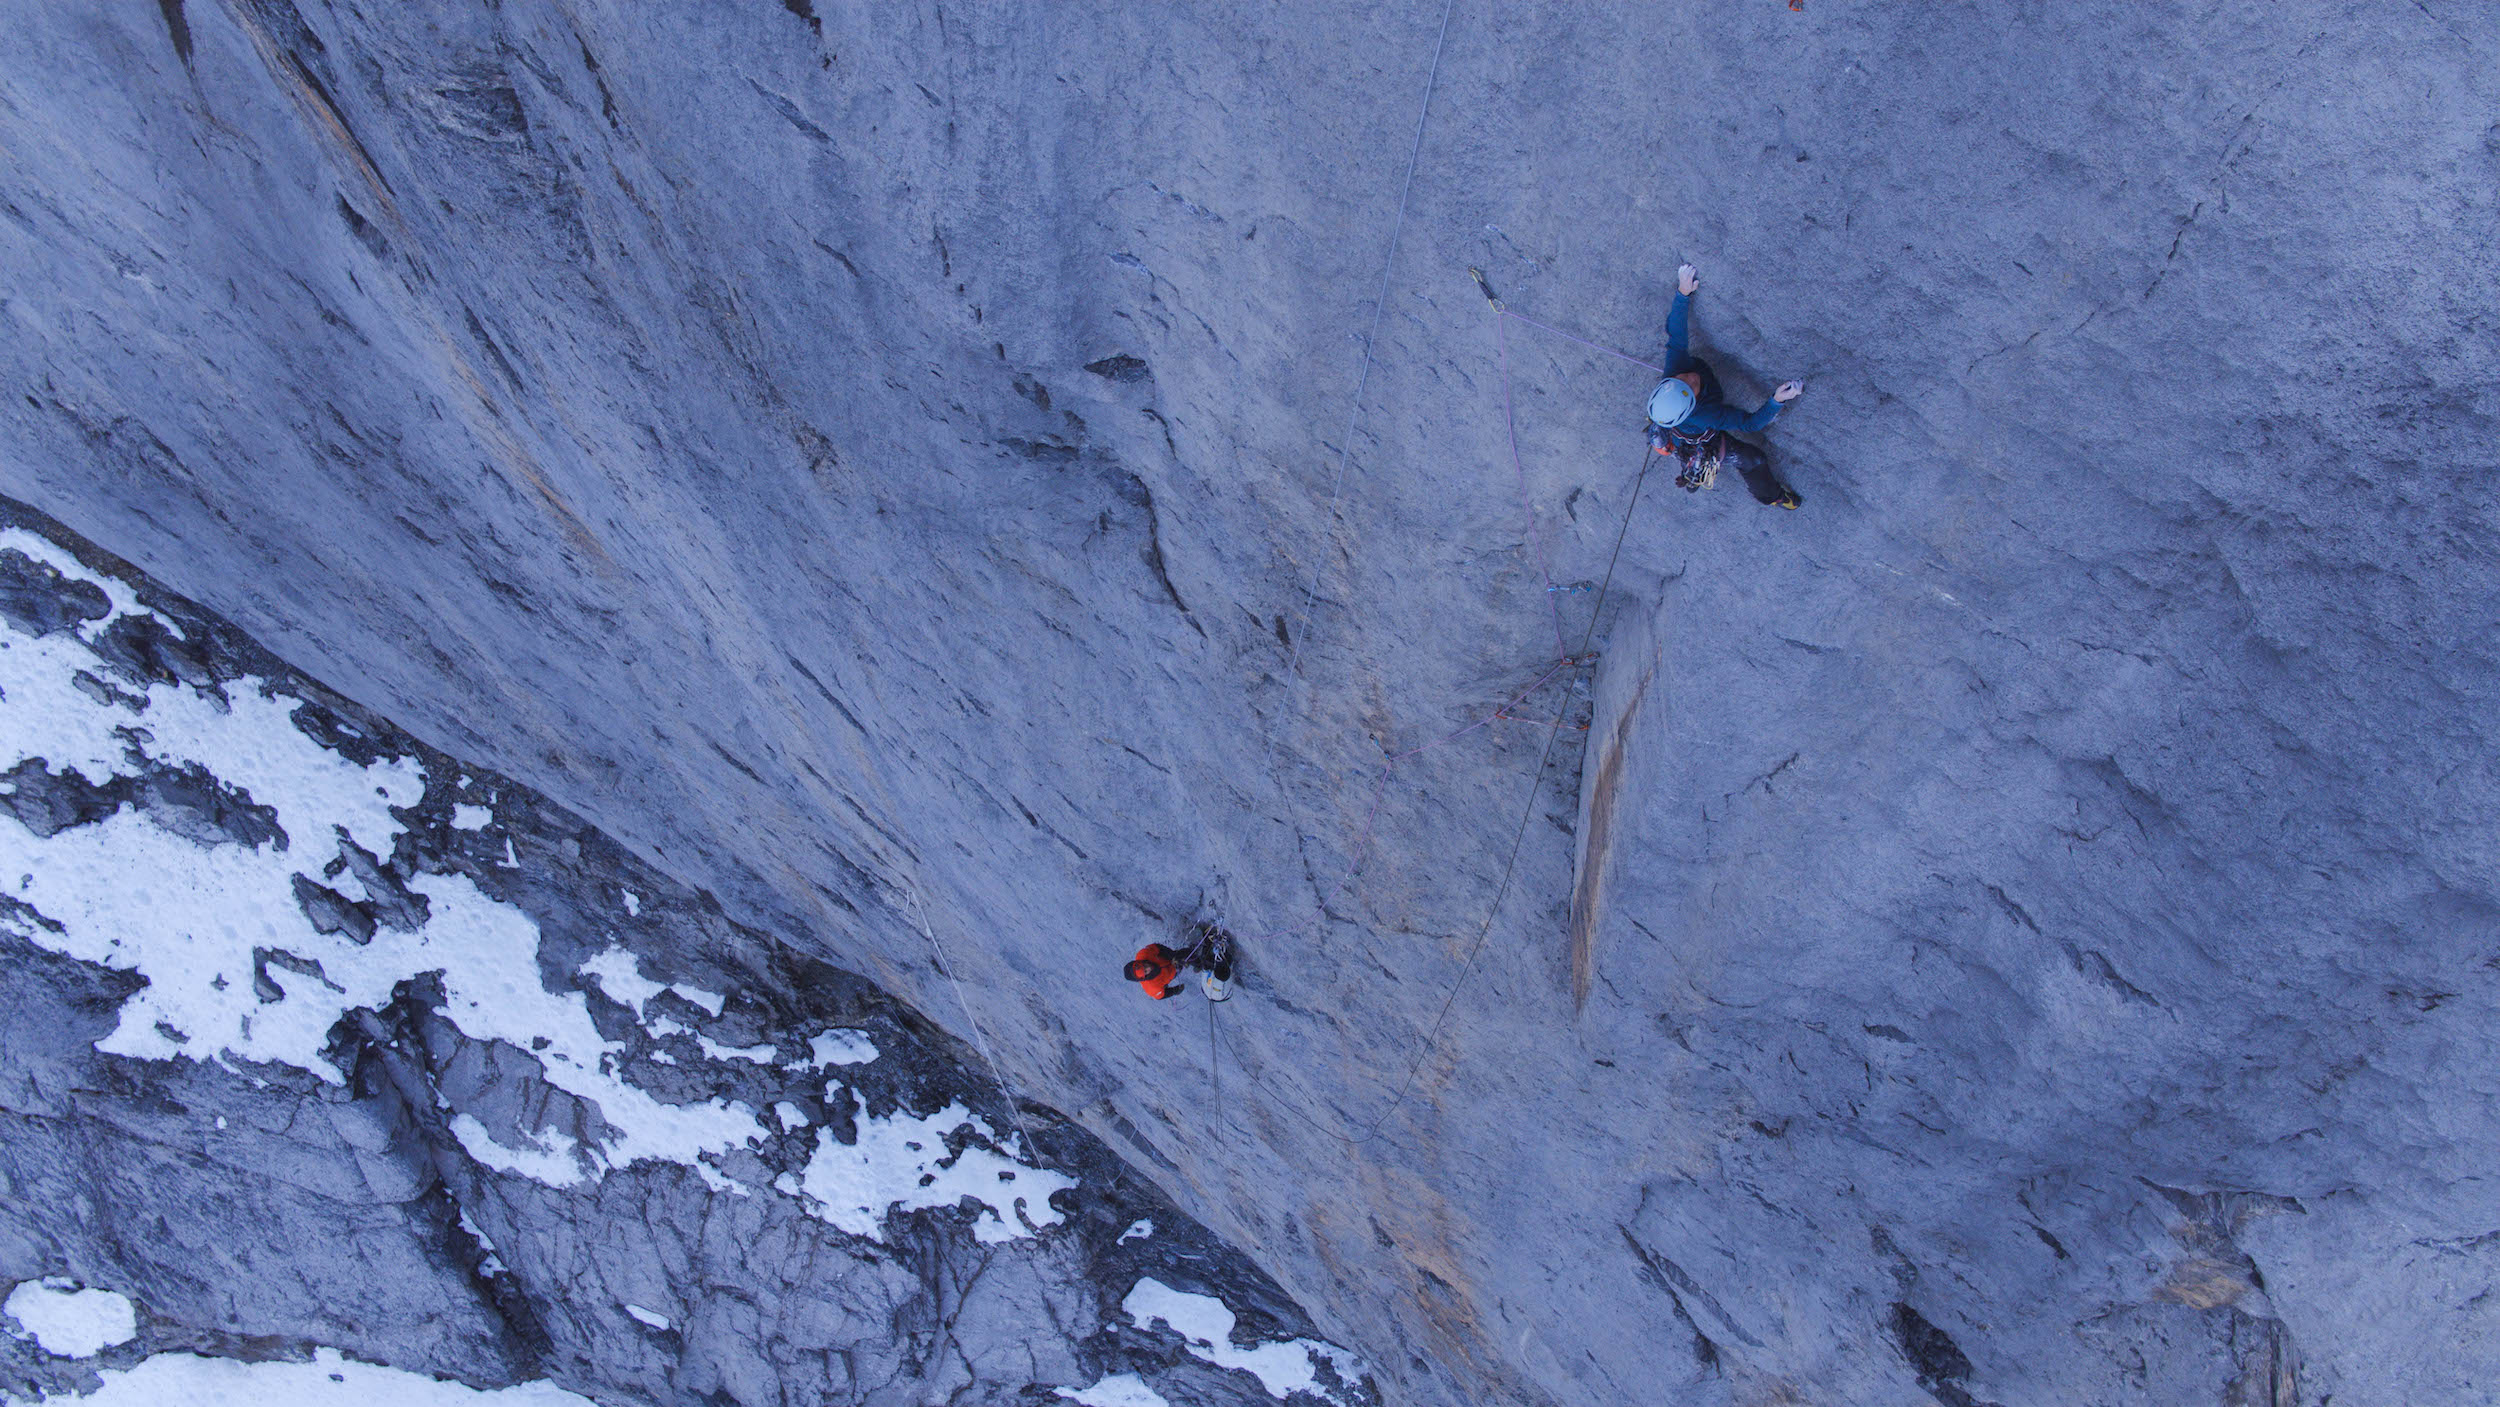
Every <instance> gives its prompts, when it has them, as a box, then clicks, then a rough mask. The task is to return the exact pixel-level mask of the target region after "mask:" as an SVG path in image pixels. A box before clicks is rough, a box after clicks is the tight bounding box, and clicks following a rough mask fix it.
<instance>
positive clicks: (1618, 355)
mask: <svg viewBox="0 0 2500 1407" xmlns="http://www.w3.org/2000/svg"><path fill="white" fill-rule="evenodd" d="M1500 311H1501V315H1502V316H1503V317H1506V318H1517V319H1519V320H1520V321H1521V322H1524V323H1526V324H1527V325H1528V326H1530V327H1541V328H1544V329H1545V330H1546V331H1547V332H1550V333H1552V334H1554V335H1555V336H1556V337H1559V338H1561V339H1563V340H1564V341H1566V342H1577V343H1579V344H1580V345H1581V346H1583V347H1586V348H1588V349H1589V350H1590V351H1593V352H1604V353H1605V354H1606V355H1607V356H1610V357H1613V358H1614V359H1616V360H1617V361H1627V362H1630V363H1631V364H1632V365H1634V366H1645V367H1648V368H1649V369H1650V370H1652V371H1665V370H1666V368H1665V367H1662V366H1660V365H1658V363H1656V362H1652V361H1643V360H1641V359H1640V358H1639V357H1636V356H1633V355H1632V354H1630V353H1628V352H1618V351H1616V350H1615V349H1614V348H1612V347H1608V346H1604V345H1602V344H1600V343H1596V342H1591V341H1590V340H1589V339H1587V338H1585V337H1574V336H1572V335H1571V334H1570V333H1568V332H1565V331H1563V330H1562V329H1561V328H1559V327H1556V326H1554V325H1553V324H1552V323H1548V322H1538V321H1537V320H1536V319H1535V318H1532V317H1529V316H1527V315H1526V314H1524V313H1514V312H1512V311H1511V310H1510V309H1508V308H1503V309H1501V310H1500Z"/></svg>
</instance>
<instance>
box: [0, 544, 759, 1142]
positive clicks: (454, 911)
mask: <svg viewBox="0 0 2500 1407" xmlns="http://www.w3.org/2000/svg"><path fill="white" fill-rule="evenodd" d="M0 549H13V550H16V551H19V552H22V553H25V554H26V555H28V556H29V557H33V558H35V559H37V560H39V561H43V562H46V563H49V564H51V565H52V566H54V567H55V568H56V569H59V570H61V571H63V572H64V574H66V575H69V576H72V577H75V578H76V579H78V580H81V581H87V582H91V583H94V584H95V585H97V586H98V587H100V588H101V589H103V590H104V591H105V592H106V594H107V595H108V596H109V597H110V598H111V599H112V600H113V602H114V603H115V605H116V607H117V608H118V609H119V610H120V611H121V612H122V613H123V614H149V613H146V612H144V611H142V610H140V608H139V607H138V606H137V605H136V602H135V599H134V597H133V596H132V593H131V592H130V591H129V590H128V588H126V587H124V586H122V585H121V584H120V583H117V582H113V581H111V580H110V579H108V578H105V577H102V576H100V575H99V574H97V573H93V572H89V571H87V570H86V569H85V568H83V567H80V566H79V565H78V564H77V562H76V561H75V560H74V559H72V558H70V557H68V556H67V555H66V554H64V553H62V552H60V551H59V550H58V549H56V548H53V547H52V546H51V545H50V544H49V543H46V542H44V541H43V540H42V539H40V538H37V537H35V536H34V535H32V534H30V533H27V532H25V531H23V530H18V529H11V530H8V531H6V532H0ZM158 619H159V620H160V621H161V620H162V618H161V617H160V618H158ZM162 623H163V624H165V626H166V628H167V629H169V630H171V629H173V628H174V627H173V625H172V623H171V622H162ZM101 629H103V624H102V623H90V624H89V625H87V626H86V627H85V628H84V633H82V632H81V631H79V630H66V631H59V632H55V633H54V634H51V635H47V636H28V635H25V634H22V633H20V632H18V631H15V630H7V629H0V770H11V769H14V768H15V767H16V766H18V765H20V764H23V763H25V762H28V761H31V760H34V759H41V760H42V762H43V764H44V766H45V767H46V769H48V770H49V771H51V772H52V773H54V774H56V775H58V774H62V773H65V772H69V771H75V772H77V773H78V774H79V775H80V776H82V777H84V778H85V779H86V780H87V781H88V782H90V783H94V784H97V785H103V784H106V783H108V782H109V781H110V780H111V779H112V778H114V777H115V776H118V775H124V774H129V773H137V772H142V771H145V770H148V769H151V768H157V767H166V768H176V769H190V768H197V769H200V770H201V771H203V772H205V773H206V774H208V775H209V776H210V777H213V778H215V779H216V780H217V782H218V783H219V784H220V785H221V786H223V787H225V788H231V789H232V790H234V791H239V792H241V793H243V795H244V797H245V798H247V799H248V800H249V802H250V803H252V804H253V805H256V806H261V807H267V808H269V810H270V811H271V812H272V813H274V815H275V817H276V821H277V826H278V829H279V831H280V832H282V833H283V839H268V840H263V841H261V842H260V843H257V844H244V843H241V842H240V841H237V840H234V839H231V838H228V837H226V836H224V835H222V834H219V833H218V832H217V831H216V830H214V829H210V830H208V831H207V832H206V834H205V835H204V836H202V835H193V834H185V833H178V832H176V831H174V830H169V829H167V828H166V827H165V826H164V825H162V824H160V823H159V821H158V819H157V817H156V815H154V814H151V813H149V812H146V811H141V810H137V809H133V808H130V807H124V808H123V809H121V810H119V811H116V812H114V813H113V814H111V815H109V816H106V817H104V818H103V819H101V820H98V821H94V822H91V823H88V824H84V825H74V826H70V827H68V828H66V829H63V830H59V831H56V832H54V833H53V834H52V835H50V836H48V837H45V836H38V835H37V834H35V832H33V831H32V830H30V829H28V828H27V827H26V826H24V825H23V824H20V823H18V822H16V821H15V820H13V819H9V818H5V817H0V875H5V876H6V878H7V880H8V881H10V882H9V883H8V884H7V886H6V889H7V892H8V893H9V895H10V897H11V899H13V900H14V901H15V902H14V903H12V904H10V905H7V906H0V924H5V925H6V926H7V928H8V929H9V930H11V931H13V932H15V933H17V934H18V935H19V936H20V937H23V938H25V939H26V940H28V941H29V942H32V943H34V944H36V945H37V946H39V947H43V948H48V949H51V950H52V951H54V952H58V953H64V954H67V955H68V956H71V957H75V958H80V959H83V960H85V961H87V962H92V963H96V964H99V965H101V966H105V967H110V968H116V969H120V970H123V971H133V972H137V973H139V974H140V975H141V976H143V977H145V978H146V979H147V985H146V986H144V987H142V988H140V989H139V990H138V991H137V992H135V993H133V994H132V995H131V996H130V997H129V998H128V999H126V1000H125V1001H124V1002H123V1003H122V1007H121V1013H120V1021H119V1023H118V1024H117V1025H116V1026H115V1028H114V1030H113V1031H112V1032H111V1033H110V1034H108V1035H107V1036H106V1037H105V1038H104V1039H102V1040H100V1041H98V1042H96V1048H97V1049H98V1050H100V1051H103V1052H105V1053H107V1054H111V1055H122V1056H131V1057H136V1058H140V1059H150V1060H171V1059H176V1058H185V1059H191V1060H200V1061H210V1060H217V1061H223V1060H245V1061H253V1062H266V1063H271V1064H281V1065H289V1066H293V1067H295V1068H297V1069H301V1070H307V1071H310V1072H312V1073H313V1074H316V1075H318V1076H320V1077H321V1078H322V1079H324V1080H326V1081H329V1082H330V1083H332V1084H340V1083H344V1081H345V1074H344V1072H342V1071H341V1070H339V1069H338V1068H337V1067H336V1066H334V1065H333V1064H332V1063H331V1061H330V1059H329V1058H328V1056H327V1054H326V1051H327V1047H328V1044H329V1039H330V1032H331V1030H332V1028H333V1027H335V1026H336V1025H338V1023H339V1022H340V1020H342V1019H343V1018H345V1017H346V1016H347V1015H348V1013H350V1012H353V1011H357V1010H372V1009H377V1008H379V1007H381V1006H383V1005H385V1004H387V1003H388V1002H389V1001H390V1000H391V996H392V993H393V990H394V989H395V988H396V987H397V986H398V985H399V984H400V983H401V982H403V981H406V980H408V979H409V978H412V977H416V976H419V975H421V974H424V973H429V972H431V973H438V974H440V976H441V978H442V983H443V990H444V998H445V999H444V1003H443V1014H444V1015H445V1017H447V1018H448V1019H449V1020H450V1021H451V1022H452V1023H453V1024H454V1025H456V1026H457V1027H459V1029H460V1031H461V1032H462V1033H463V1034H464V1035H467V1036H468V1037H470V1038H471V1039H473V1040H480V1041H504V1042H507V1043H509V1044H510V1045H512V1046H513V1047H515V1048H516V1049H520V1050H525V1051H531V1052H533V1053H534V1054H535V1055H536V1057H537V1059H538V1062H539V1064H540V1066H541V1067H542V1068H543V1070H544V1071H545V1074H546V1078H547V1081H548V1082H549V1083H550V1084H552V1085H554V1086H556V1087H557V1088H559V1089H562V1090H564V1091H565V1092H566V1093H568V1094H572V1095H575V1096H577V1097H579V1098H580V1099H582V1100H585V1101H587V1102H589V1103H590V1104H592V1105H595V1106H596V1109H597V1117H596V1119H595V1120H593V1121H592V1127H593V1128H594V1129H596V1130H598V1132H597V1134H596V1137H597V1138H598V1139H599V1140H600V1141H599V1142H596V1143H588V1142H577V1141H576V1139H575V1138H574V1137H573V1136H571V1135H569V1134H566V1133H561V1132H547V1133H541V1134H531V1135H525V1136H524V1141H525V1142H526V1143H527V1144H528V1145H529V1146H525V1147H517V1148H516V1147H511V1146H508V1145H506V1144H504V1143H500V1142H498V1141H497V1140H496V1139H495V1138H494V1137H493V1136H492V1135H490V1133H489V1131H488V1130H487V1129H486V1128H485V1127H484V1126H483V1125H482V1124H480V1123H479V1122H478V1121H477V1120H476V1119H474V1118H468V1119H465V1122H464V1121H455V1131H456V1132H457V1133H458V1135H459V1136H460V1139H461V1142H462V1144H463V1146H465V1147H467V1148H468V1149H469V1150H470V1152H471V1153H472V1155H473V1156H476V1157H477V1158H478V1159H479V1160H480V1161H482V1162H484V1163H486V1164H488V1165H489V1166H492V1167H497V1168H501V1169H503V1170H505V1171H509V1172H516V1173H521V1174H524V1175H526V1176H530V1177H534V1178H537V1179H539V1180H541V1181H546V1182H552V1183H555V1184H557V1185H568V1184H574V1183H579V1182H581V1181H584V1180H586V1179H588V1178H590V1177H592V1176H595V1175H596V1174H597V1173H598V1172H600V1171H603V1170H604V1169H605V1168H612V1167H624V1166H626V1165H628V1164H631V1163H635V1162H640V1161H644V1160H646V1159H660V1160H666V1161H669V1162H677V1163H687V1164H691V1165H693V1166H695V1167H696V1168H697V1169H698V1170H699V1171H701V1172H702V1173H703V1174H704V1176H705V1178H706V1179H707V1180H708V1181H711V1182H712V1183H713V1185H714V1186H716V1187H727V1186H729V1185H730V1184H729V1183H728V1181H727V1179H726V1178H723V1177H721V1176H720V1174H719V1173H718V1172H717V1170H715V1169H713V1168H711V1167H709V1166H708V1165H707V1164H705V1163H704V1162H702V1161H700V1160H701V1159H703V1158H704V1157H705V1156H706V1155H717V1154H718V1153H720V1152H722V1151H725V1150H727V1149H730V1148H735V1147H740V1146H743V1145H744V1144H746V1143H747V1142H748V1141H749V1140H750V1139H755V1138H759V1137H761V1136H762V1135H763V1133H764V1132H765V1131H766V1130H765V1127H764V1125H763V1124H762V1122H761V1121H760V1120H759V1119H758V1118H757V1117H756V1114H755V1112H754V1111H753V1110H751V1109H748V1108H747V1107H746V1106H744V1105H742V1104H733V1103H730V1102H728V1101H726V1100H722V1099H718V1098H715V1099H712V1100H710V1101H707V1102H705V1103H702V1104H693V1105H677V1104H667V1103H663V1102H661V1101H660V1100H658V1099H655V1098H654V1097H652V1096H651V1095H650V1094H649V1093H647V1092H645V1091H644V1090H642V1089H640V1088H638V1087H636V1086H634V1085H631V1084H629V1083H627V1082H626V1081H625V1080H624V1079H622V1078H621V1077H619V1076H617V1075H614V1074H611V1073H608V1072H609V1070H610V1069H611V1068H612V1067H613V1066H614V1065H615V1064H616V1063H617V1062H616V1061H615V1060H614V1059H612V1057H614V1056H616V1055H618V1054H620V1053H621V1052H622V1051H623V1049H624V1047H623V1046H622V1045H620V1044H618V1043H614V1042H610V1041H607V1040H604V1039H602V1038H601V1037H600V1035H599V1032H598V1029H597V1027H596V1026H594V1025H593V1024H592V1022H591V1019H590V1011H589V1006H588V1002H587V999H586V998H585V997H584V996H583V995H582V993H580V992H578V991H566V992H550V991H548V990H547V989H546V986H545V983H544V982H543V980H542V979H541V977H540V974H539V970H538V947H539V932H538V926H537V924H536V923H534V922H532V921H531V919H530V918H529V916H528V915H526V914H524V913H522V912H521V911H520V910H519V909H516V908H514V907H512V906H511V905H509V904H505V903H502V902H500V901H497V900H495V899H492V898H489V897H488V896H487V895H486V894H485V893H484V892H483V891H481V890H480V889H479V888H478V887H477V886H476V885H475V884H474V883H472V882H471V881H470V880H469V879H467V878H466V877H464V876H459V875H433V874H419V875H415V876H413V877H410V878H409V879H408V880H407V881H406V886H407V889H408V890H409V891H410V893H412V894H414V895H417V896H420V897H422V898H423V900H424V901H425V904H426V910H425V918H424V920H423V922H422V923H421V925H420V926H419V927H417V928H415V929H414V930H404V929H397V928H393V927H390V926H388V925H387V924H385V925H383V926H381V927H378V928H376V929H374V931H373V932H372V933H371V935H370V937H369V939H368V941H364V942H358V941H356V935H355V934H352V933H350V932H346V931H341V932H335V933H322V932H319V931H317V930H316V929H315V928H314V927H313V921H312V919H311V918H310V917H308V916H307V914H306V911H305V907H304V905H303V904H302V903H300V902H299V901H298V899H297V897H296V892H297V891H296V886H297V885H298V884H308V885H320V886H323V887H326V888H330V889H334V890H336V891H337V892H338V893H339V894H341V895H342V896H344V897H345V898H346V899H348V900H350V901H364V900H369V899H373V898H375V897H377V896H375V895H373V894H371V893H369V892H367V890H366V888H365V887H364V886H363V885H362V884H361V883H359V882H358V881H357V879H356V878H355V872H354V871H353V870H352V869H347V868H345V867H344V866H343V865H341V864H339V863H336V862H339V861H341V860H343V859H344V858H345V856H344V854H343V850H342V847H343V846H345V845H349V844H352V845H354V846H355V847H356V848H357V849H358V850H360V851H363V852H364V853H365V854H366V855H368V856H375V857H385V858H387V857H388V856H390V855H391V854H392V852H393V849H394V847H395V845H396V842H397V841H398V839H399V837H400V834H401V832H402V831H403V830H405V829H406V827H405V825H404V824H403V823H402V821H401V820H400V818H399V816H398V815H396V814H394V811H393V808H394V807H409V806H414V805H415V804H417V803H418V802H419V801H421V800H422V799H423V798H424V795H425V775H424V771H423V769H422V767H421V766H420V764H419V763H418V762H417V761H416V760H414V759H411V758H394V759H389V760H385V761H381V762H377V763H375V764H373V765H372V766H369V767H368V766H364V765H361V764H359V763H356V762H354V761H352V760H350V759H348V758H346V757H343V756H341V755H340V754H338V753H336V752H334V751H332V750H330V749H329V748H327V747H325V746H323V745H322V744H321V742H320V741H319V740H317V739H316V738H314V737H313V736H311V735H310V734H308V733H307V732H305V731H304V729H302V728H300V727H298V726H297V725H296V721H295V713H296V711H297V710H298V709H299V708H301V707H303V701H302V700H300V699H298V698H295V697H292V696H290V695H288V694H285V693H283V692H279V691H278V690H277V688H276V687H275V686H271V685H268V684H266V683H264V682H262V681H257V680H250V679H238V680H234V681H231V682H229V683H228V684H227V685H226V686H225V689H224V692H225V694H226V697H225V698H223V699H220V698H219V697H217V696H216V695H215V694H212V693H208V692H203V691H199V690H195V689H192V688H191V687H189V686H187V685H182V684H172V683H163V682H158V683H154V684H144V685H142V684H132V683H127V682H125V683H124V684H121V685H117V686H115V687H116V689H117V690H118V697H117V696H116V695H115V694H112V693H107V692H105V691H96V692H93V693H91V692H89V691H88V690H85V689H81V688H79V687H78V686H77V684H76V683H75V682H74V681H75V680H76V678H77V676H78V675H79V674H80V673H81V672H89V673H93V672H95V671H96V670H98V669H99V668H100V667H101V666H100V663H99V660H98V657H97V655H96V653H95V652H94V650H93V649H91V648H90V647H89V643H88V642H89V640H90V639H91V638H92V636H93V635H94V633H95V632H97V631H99V630H101ZM99 695H102V696H101V697H99ZM624 971H625V972H626V973H629V974H633V975H636V976H638V975H639V974H638V973H636V972H635V969H634V968H633V965H632V962H631V959H630V957H628V958H626V960H625V964H624ZM654 990H658V988H657V987H656V984H655V986H654ZM669 990H674V991H676V992H677V993H678V994H679V995H680V996H682V997H684V998H686V999H687V1000H688V1001H691V1002H693V1003H695V1004H696V1005H697V1006H700V1007H702V1008H704V1009H705V1010H707V1011H710V1012H712V1013H713V1014H715V1015H717V1014H719V1012H720V1011H721V1009H722V1006H723V1002H722V999H721V998H720V997H719V996H717V995H715V994H713V993H710V992H704V991H700V990H698V989H695V988H690V987H683V986H680V987H675V988H671V989H669Z"/></svg>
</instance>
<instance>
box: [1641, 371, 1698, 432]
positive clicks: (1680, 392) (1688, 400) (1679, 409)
mask: <svg viewBox="0 0 2500 1407" xmlns="http://www.w3.org/2000/svg"><path fill="white" fill-rule="evenodd" d="M1692 413H1693V388H1692V387H1691V386H1688V385H1686V384H1685V383H1684V381H1683V380H1682V379H1681V378H1679V377H1674V376H1670V377H1668V378H1667V379H1666V380H1664V381H1661V382H1659V383H1658V389H1657V390H1655V391H1652V392H1650V393H1649V423H1651V424H1652V425H1677V424H1681V423H1683V420H1684V417H1685V416H1688V415H1690V414H1692Z"/></svg>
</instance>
